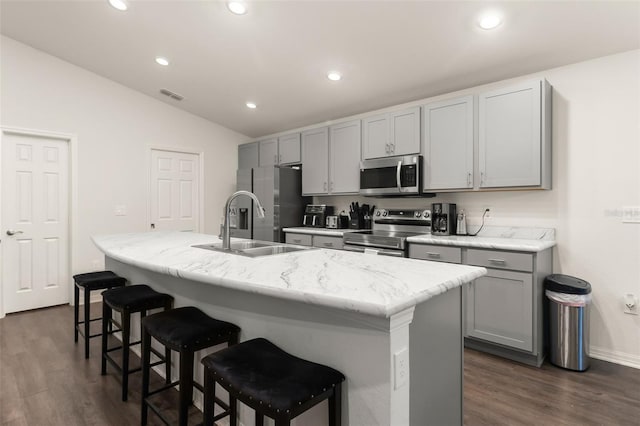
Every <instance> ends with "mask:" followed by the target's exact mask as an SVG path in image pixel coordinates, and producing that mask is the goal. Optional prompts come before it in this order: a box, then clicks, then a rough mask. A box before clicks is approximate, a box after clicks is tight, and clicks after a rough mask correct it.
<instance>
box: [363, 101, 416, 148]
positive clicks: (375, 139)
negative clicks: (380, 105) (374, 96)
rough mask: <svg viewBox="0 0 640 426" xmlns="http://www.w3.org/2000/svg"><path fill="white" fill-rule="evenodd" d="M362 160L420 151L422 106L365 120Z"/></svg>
mask: <svg viewBox="0 0 640 426" xmlns="http://www.w3.org/2000/svg"><path fill="white" fill-rule="evenodd" d="M362 127H363V131H362V132H363V133H362V158H364V159H371V158H381V157H390V156H395V155H409V154H418V153H419V152H420V107H413V108H408V109H405V110H402V111H394V112H390V113H386V114H380V115H375V116H371V117H367V118H365V119H363V120H362Z"/></svg>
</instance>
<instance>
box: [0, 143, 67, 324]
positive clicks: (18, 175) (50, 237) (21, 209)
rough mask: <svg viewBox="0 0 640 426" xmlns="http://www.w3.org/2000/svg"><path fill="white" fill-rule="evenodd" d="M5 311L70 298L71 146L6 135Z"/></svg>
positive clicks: (3, 281)
mask: <svg viewBox="0 0 640 426" xmlns="http://www.w3.org/2000/svg"><path fill="white" fill-rule="evenodd" d="M1 210H2V235H1V238H2V290H3V291H2V292H3V299H4V302H3V304H4V311H5V313H10V312H19V311H24V310H28V309H36V308H42V307H45V306H54V305H59V304H63V303H68V302H69V146H68V142H67V141H63V140H60V139H55V138H47V137H42V136H33V135H26V134H13V133H9V132H3V134H2V209H1Z"/></svg>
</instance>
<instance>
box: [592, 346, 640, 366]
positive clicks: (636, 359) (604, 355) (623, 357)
mask: <svg viewBox="0 0 640 426" xmlns="http://www.w3.org/2000/svg"><path fill="white" fill-rule="evenodd" d="M589 356H590V357H591V358H596V359H600V360H602V361H608V362H613V363H615V364H620V365H625V366H627V367H632V368H638V369H640V356H638V355H633V354H629V353H626V352H617V351H612V350H609V349H604V348H598V347H594V346H591V347H590V348H589Z"/></svg>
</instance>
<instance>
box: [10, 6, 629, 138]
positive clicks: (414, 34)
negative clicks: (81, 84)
mask: <svg viewBox="0 0 640 426" xmlns="http://www.w3.org/2000/svg"><path fill="white" fill-rule="evenodd" d="M129 3H130V7H129V10H128V11H127V12H120V11H117V10H115V9H113V8H112V7H111V6H109V4H108V2H107V0H99V1H98V0H96V1H54V0H48V1H24V0H23V1H5V0H2V1H1V3H0V14H1V17H0V19H1V20H0V25H1V27H0V29H1V32H2V34H4V35H6V36H8V37H11V38H13V39H16V40H18V41H21V42H23V43H26V44H28V45H31V46H33V47H35V48H37V49H40V50H43V51H45V52H47V53H50V54H52V55H55V56H57V57H59V58H62V59H64V60H66V61H69V62H71V63H73V64H76V65H78V66H80V67H83V68H86V69H88V70H91V71H93V72H95V73H97V74H100V75H102V76H105V77H107V78H109V79H112V80H114V81H117V82H119V83H121V84H123V85H125V86H128V87H130V88H132V89H135V90H138V91H140V92H142V93H145V94H148V95H149V96H152V97H154V98H157V99H159V100H161V101H163V102H167V103H170V104H172V105H175V106H176V107H178V108H181V109H184V110H186V111H190V112H192V113H194V114H197V115H200V116H202V117H205V118H207V119H209V120H211V121H214V122H216V123H219V124H221V125H223V126H226V127H228V128H231V129H233V130H236V131H238V132H240V133H243V134H245V135H248V136H251V137H257V136H262V135H267V134H271V133H276V132H280V131H284V130H287V129H293V128H297V127H302V126H306V125H310V124H314V123H319V122H323V121H326V120H332V119H337V118H340V117H345V116H348V115H353V114H358V113H362V112H366V111H370V110H374V109H378V108H383V107H386V106H391V105H394V104H398V103H403V102H408V101H412V100H416V99H421V98H426V97H429V96H433V95H438V94H442V93H446V92H450V91H454V90H458V89H463V88H467V87H472V86H476V85H479V84H483V83H488V82H491V81H496V80H501V79H505V78H510V77H515V76H519V75H523V74H527V73H532V72H536V71H540V70H544V69H548V68H552V67H556V66H561V65H564V64H569V63H574V62H578V61H582V60H586V59H590V58H595V57H598V56H604V55H608V54H612V53H617V52H622V51H626V50H631V49H638V48H640V2H638V1H626V2H613V1H601V2H594V1H571V2H540V1H518V2H516V1H510V2H490V3H489V2H481V1H470V2H462V1H442V2H432V1H413V2H404V1H253V2H249V12H248V13H247V14H246V15H243V16H236V15H232V14H231V13H229V12H228V10H227V9H226V7H225V3H224V2H216V1H140V0H138V1H136V0H130V1H129ZM489 8H493V9H496V10H499V11H501V13H502V14H503V15H504V23H503V24H502V25H501V26H500V27H499V28H498V29H496V30H493V31H484V30H481V29H479V28H478V27H477V25H476V24H475V21H476V19H477V17H478V15H479V14H480V13H481V12H483V11H485V10H487V9H489ZM156 56H165V57H167V58H168V59H169V60H170V61H171V64H170V66H169V67H161V66H159V65H157V64H156V63H155V62H154V58H155V57H156ZM334 69H335V70H339V71H341V72H342V73H343V75H344V78H343V79H342V81H340V82H337V83H336V82H331V81H329V80H328V79H327V78H326V73H327V72H328V71H330V70H334ZM161 88H167V89H169V90H171V91H174V92H176V93H179V94H181V95H183V96H184V97H185V99H184V100H183V101H182V102H177V101H175V100H172V99H170V98H167V97H165V96H163V95H161V94H159V89H161ZM247 101H253V102H255V103H257V104H258V108H257V109H256V110H249V109H247V108H246V106H245V102H247Z"/></svg>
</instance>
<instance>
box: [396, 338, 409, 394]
mask: <svg viewBox="0 0 640 426" xmlns="http://www.w3.org/2000/svg"><path fill="white" fill-rule="evenodd" d="M393 373H394V374H393V375H394V380H393V382H394V386H393V388H394V389H399V388H401V387H402V386H406V384H407V383H409V350H408V349H407V348H403V349H401V350H400V351H398V352H396V353H394V354H393Z"/></svg>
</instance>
